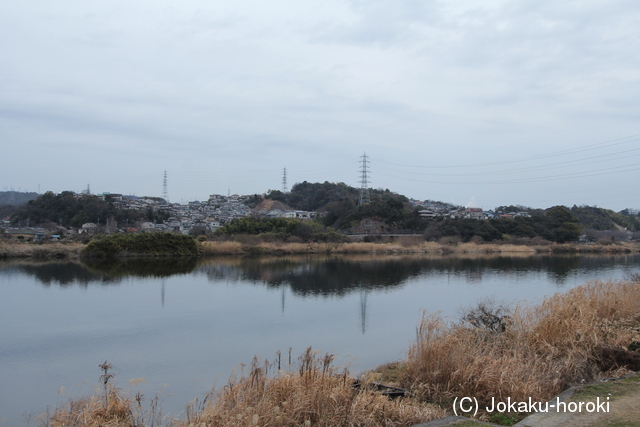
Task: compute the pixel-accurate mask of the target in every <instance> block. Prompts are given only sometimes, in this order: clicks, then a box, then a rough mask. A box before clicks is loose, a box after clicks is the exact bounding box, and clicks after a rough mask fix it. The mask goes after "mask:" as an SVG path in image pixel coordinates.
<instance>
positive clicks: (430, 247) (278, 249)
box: [202, 237, 640, 256]
mask: <svg viewBox="0 0 640 427" xmlns="http://www.w3.org/2000/svg"><path fill="white" fill-rule="evenodd" d="M202 251H203V254H204V255H205V256H207V255H209V256H215V255H259V254H265V255H285V254H286V255H289V254H290V255H294V254H322V253H331V254H430V255H447V254H531V255H533V254H548V253H556V254H570V253H575V254H618V253H639V252H640V244H638V243H620V244H610V245H602V244H548V245H528V244H521V245H516V244H510V243H504V244H496V243H438V242H426V241H424V239H422V238H419V237H416V238H411V237H400V238H397V239H393V240H391V241H384V242H376V243H373V242H348V243H267V242H260V241H255V242H249V243H245V242H238V241H220V242H217V241H206V242H202Z"/></svg>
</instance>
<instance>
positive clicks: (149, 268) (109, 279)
mask: <svg viewBox="0 0 640 427" xmlns="http://www.w3.org/2000/svg"><path fill="white" fill-rule="evenodd" d="M197 262H198V261H197V260H196V259H186V258H185V259H176V258H173V259H162V260H160V259H157V258H156V259H134V260H127V261H125V262H118V261H108V262H99V263H89V264H84V263H79V262H43V263H38V262H25V263H18V264H13V265H12V267H11V268H12V269H15V270H18V271H22V272H24V273H26V274H28V275H30V276H33V277H35V278H36V279H37V280H38V281H40V282H41V283H42V284H44V285H46V286H50V285H51V284H57V285H60V286H63V287H65V286H72V285H80V286H84V287H86V286H88V285H90V284H100V285H113V284H118V283H120V281H121V280H122V279H123V278H125V277H130V276H134V277H158V278H160V277H168V276H173V275H175V274H187V273H190V272H192V271H193V269H194V268H195V267H196V265H197Z"/></svg>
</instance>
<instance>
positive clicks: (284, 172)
mask: <svg viewBox="0 0 640 427" xmlns="http://www.w3.org/2000/svg"><path fill="white" fill-rule="evenodd" d="M288 191H289V190H288V189H287V168H284V169H283V170H282V192H283V193H286V192H288Z"/></svg>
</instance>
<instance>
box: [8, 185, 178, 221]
mask: <svg viewBox="0 0 640 427" xmlns="http://www.w3.org/2000/svg"><path fill="white" fill-rule="evenodd" d="M163 215H166V214H164V213H162V212H153V211H151V210H149V211H147V212H141V211H134V210H125V209H118V208H116V207H115V206H114V204H113V203H112V202H110V201H106V200H103V199H102V198H101V197H98V196H89V195H82V196H78V195H76V194H75V193H72V192H71V191H63V192H62V193H60V194H53V193H52V192H51V191H48V192H46V193H45V194H43V195H42V196H40V197H38V198H37V199H35V200H30V201H29V202H28V203H27V204H25V205H23V206H21V207H20V208H18V209H17V210H16V211H15V212H14V213H13V214H12V215H11V223H12V224H13V225H25V222H26V221H27V220H28V221H29V223H30V224H32V225H36V224H40V225H43V224H45V223H56V224H58V225H62V226H65V227H68V226H73V227H81V226H82V224H84V223H87V222H93V223H98V222H100V223H102V224H105V223H106V221H107V220H109V219H110V218H112V219H113V220H114V221H115V223H116V224H118V225H120V226H124V225H125V224H130V225H131V226H133V224H134V223H135V222H136V221H154V220H159V221H162V220H164V219H166V218H165V217H164V216H163Z"/></svg>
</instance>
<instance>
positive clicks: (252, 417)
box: [44, 348, 445, 427]
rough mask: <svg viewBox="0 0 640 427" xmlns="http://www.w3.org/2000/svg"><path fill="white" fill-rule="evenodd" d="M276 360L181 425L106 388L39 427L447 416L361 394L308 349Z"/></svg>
mask: <svg viewBox="0 0 640 427" xmlns="http://www.w3.org/2000/svg"><path fill="white" fill-rule="evenodd" d="M289 358H290V356H289ZM279 359H280V357H279V356H278V361H276V362H274V363H269V362H268V361H265V363H264V364H260V363H258V361H257V359H256V358H254V360H253V363H252V366H251V368H250V369H249V372H248V373H247V374H245V375H242V376H240V377H237V376H232V377H231V378H230V380H229V383H228V385H226V386H225V387H224V388H223V389H221V390H219V391H215V390H214V391H212V392H211V393H210V395H209V396H208V397H207V398H206V399H205V400H204V402H202V403H200V402H198V401H195V402H192V403H191V404H190V405H188V406H187V410H186V419H168V418H163V417H162V415H161V412H160V410H159V408H158V406H157V399H156V400H155V405H154V402H153V401H152V405H151V407H150V408H149V409H148V410H144V409H143V408H142V404H141V396H139V395H136V396H130V395H129V394H127V393H125V392H123V391H122V390H120V389H117V388H115V387H114V386H113V385H112V384H110V383H109V384H105V387H104V390H103V389H101V388H98V389H96V391H95V393H94V395H93V396H91V397H89V398H85V399H79V400H72V401H70V402H69V403H68V404H66V405H65V406H64V407H62V408H59V409H57V410H56V411H55V412H54V414H53V415H52V416H51V417H49V418H47V420H46V421H45V422H44V424H45V425H50V426H53V427H62V426H65V427H66V426H75V427H94V426H95V427H97V426H114V427H116V426H154V425H157V426H160V425H162V424H163V423H164V424H165V425H172V426H182V427H186V426H196V425H197V426H216V427H218V426H220V427H225V426H230V427H231V426H233V427H235V426H319V427H324V426H326V427H330V426H331V427H333V426H350V427H351V426H372V427H373V426H389V427H391V426H398V427H399V426H409V425H413V424H416V423H420V422H424V421H429V420H432V419H436V418H440V417H442V416H444V413H445V411H444V410H441V409H439V408H437V407H435V406H433V405H425V404H422V403H420V402H418V401H417V400H415V399H413V398H397V399H390V398H389V397H386V396H384V395H382V394H379V393H376V392H374V391H371V390H368V389H366V388H364V389H357V388H355V387H354V386H353V385H354V380H353V379H352V378H351V377H350V376H349V374H348V372H347V370H346V369H343V370H340V369H338V368H337V367H335V366H334V365H333V356H332V355H330V354H326V355H324V356H323V357H319V356H318V355H317V354H316V353H315V352H313V351H312V350H311V348H308V349H307V351H306V352H305V353H304V354H303V355H302V356H301V357H300V358H299V363H298V364H297V365H290V366H288V368H287V369H285V370H280V369H278V364H280V360H279ZM285 363H286V362H285ZM105 365H106V362H105ZM109 367H110V365H109ZM294 367H295V369H294ZM103 378H105V377H104V376H102V377H101V380H102V379H103ZM106 380H107V382H108V380H109V378H107V379H106Z"/></svg>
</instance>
